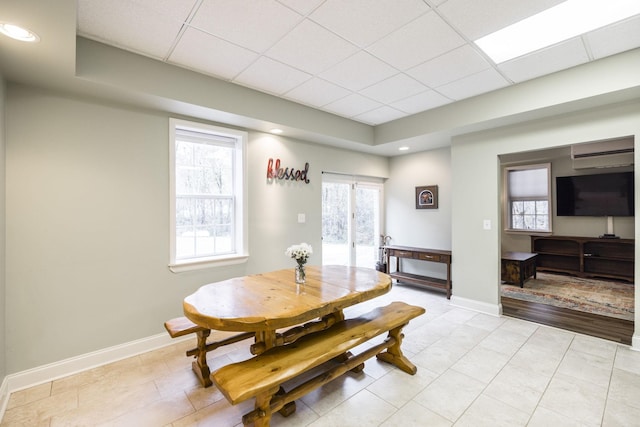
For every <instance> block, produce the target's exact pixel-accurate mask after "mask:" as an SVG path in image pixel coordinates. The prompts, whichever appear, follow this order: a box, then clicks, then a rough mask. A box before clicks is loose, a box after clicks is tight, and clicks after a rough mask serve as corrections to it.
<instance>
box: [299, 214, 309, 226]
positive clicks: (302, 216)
mask: <svg viewBox="0 0 640 427" xmlns="http://www.w3.org/2000/svg"><path fill="white" fill-rule="evenodd" d="M305 222H307V217H306V215H305V214H303V213H299V214H298V223H299V224H304V223H305Z"/></svg>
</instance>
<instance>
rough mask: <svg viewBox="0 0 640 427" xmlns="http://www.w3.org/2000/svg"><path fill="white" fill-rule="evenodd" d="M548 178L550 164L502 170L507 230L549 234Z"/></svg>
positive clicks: (549, 202)
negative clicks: (503, 172) (505, 194)
mask: <svg viewBox="0 0 640 427" xmlns="http://www.w3.org/2000/svg"><path fill="white" fill-rule="evenodd" d="M550 175H551V165H550V164H543V165H527V166H518V167H508V168H506V169H505V183H506V184H505V188H506V192H507V197H506V198H505V200H506V206H505V211H506V218H507V222H508V226H507V229H509V230H524V231H544V232H549V231H551V215H550V212H551V201H550V194H551V191H550V185H549V182H550Z"/></svg>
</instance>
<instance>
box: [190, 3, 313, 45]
mask: <svg viewBox="0 0 640 427" xmlns="http://www.w3.org/2000/svg"><path fill="white" fill-rule="evenodd" d="M301 20H302V16H300V15H299V14H298V13H296V12H294V11H292V10H291V9H289V8H288V7H286V6H284V5H282V4H280V3H278V2H277V1H275V0H260V1H254V0H204V1H203V2H202V5H201V6H200V8H199V9H198V12H197V14H196V15H195V16H194V18H193V20H192V21H191V25H193V26H196V27H198V28H200V29H202V30H203V31H206V32H208V33H210V34H213V35H215V36H218V37H220V38H222V39H224V40H227V41H229V42H231V43H235V44H237V45H239V46H243V47H245V48H247V49H251V50H253V51H255V52H264V51H265V50H267V49H268V48H269V47H271V46H272V45H273V44H274V43H275V42H277V41H278V40H279V39H280V38H281V37H283V36H284V35H285V34H287V33H288V32H289V31H291V30H292V29H293V28H294V27H295V26H296V24H298V23H299V22H300V21H301Z"/></svg>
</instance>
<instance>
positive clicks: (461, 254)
mask: <svg viewBox="0 0 640 427" xmlns="http://www.w3.org/2000/svg"><path fill="white" fill-rule="evenodd" d="M624 135H634V136H635V139H636V141H637V140H638V138H640V104H639V103H638V102H637V101H636V102H635V103H626V104H618V105H613V106H610V107H606V108H599V109H595V110H588V111H585V112H582V113H579V114H572V115H567V116H558V117H554V118H553V119H548V120H539V121H535V122H529V123H526V124H522V125H517V126H510V127H505V128H497V129H494V130H491V131H485V132H477V133H474V134H468V135H464V136H460V137H456V138H454V140H453V141H452V148H451V158H452V162H451V164H452V174H453V193H452V194H453V196H452V197H453V200H452V206H453V210H452V216H453V220H452V223H453V227H452V250H453V253H454V254H455V257H454V260H455V261H454V263H453V265H452V268H453V280H454V283H455V285H454V289H455V291H454V298H452V301H453V302H454V303H455V302H456V299H458V300H459V302H465V301H474V302H477V303H483V304H486V305H487V307H491V306H498V305H499V283H500V278H499V276H500V268H499V259H500V257H499V252H500V235H501V227H499V226H497V225H498V224H500V219H501V203H500V194H499V188H500V179H501V167H500V161H499V156H501V155H503V154H506V153H514V152H518V151H531V150H539V149H548V148H552V147H558V146H561V145H568V144H574V143H580V142H585V141H592V140H604V139H608V138H615V137H620V136H624ZM639 156H640V154H639V153H638V152H637V151H636V153H635V162H636V163H638V157H639ZM638 191H640V190H639V185H638V176H637V175H636V198H637V197H638V196H637V194H638ZM638 209H640V205H638V204H636V212H637V211H638ZM485 219H489V220H491V222H492V224H493V225H494V226H493V227H492V229H491V230H484V229H483V227H482V223H483V220H485ZM637 221H638V215H636V216H635V218H634V222H635V225H634V237H635V239H636V245H638V236H637V234H638V229H639V228H638V226H637ZM601 231H602V229H601V227H597V230H594V231H593V232H591V233H588V234H591V235H593V234H596V235H597V234H598V233H601ZM637 251H638V248H636V252H637ZM639 269H640V265H638V264H636V272H635V274H636V277H640V276H639V275H638V271H639ZM636 300H638V288H636ZM638 320H639V316H638V314H637V315H636V322H637V321H638ZM634 340H635V339H634ZM635 345H637V343H635Z"/></svg>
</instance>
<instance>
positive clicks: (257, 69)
mask: <svg viewBox="0 0 640 427" xmlns="http://www.w3.org/2000/svg"><path fill="white" fill-rule="evenodd" d="M310 78H311V75H309V74H307V73H304V72H302V71H300V70H296V69H295V68H291V67H289V66H288V65H285V64H282V63H280V62H277V61H274V60H273V59H269V58H266V57H264V56H263V57H260V58H259V59H258V60H257V61H256V62H254V63H253V64H251V65H250V66H249V67H248V68H247V69H246V70H244V71H243V72H242V73H240V75H239V76H238V77H237V78H236V79H234V82H235V83H240V84H242V85H244V86H249V87H253V88H255V89H258V90H261V91H263V92H270V93H274V94H277V95H281V94H283V93H285V92H288V91H290V90H291V89H293V88H294V87H296V86H298V85H300V84H301V83H302V82H304V81H306V80H309V79H310Z"/></svg>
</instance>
